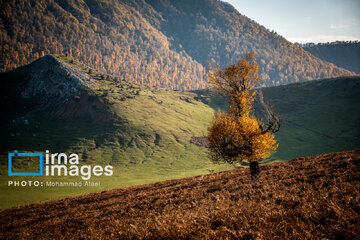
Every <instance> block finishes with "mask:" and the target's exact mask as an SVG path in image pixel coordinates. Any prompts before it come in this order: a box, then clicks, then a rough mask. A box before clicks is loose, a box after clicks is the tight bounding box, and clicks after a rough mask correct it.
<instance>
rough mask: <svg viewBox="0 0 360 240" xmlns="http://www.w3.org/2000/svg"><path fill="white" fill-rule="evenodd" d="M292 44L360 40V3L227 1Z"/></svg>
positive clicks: (334, 0)
mask: <svg viewBox="0 0 360 240" xmlns="http://www.w3.org/2000/svg"><path fill="white" fill-rule="evenodd" d="M223 1H225V2H228V3H230V4H231V5H233V6H234V7H235V8H236V9H237V10H238V11H239V12H240V13H241V14H243V15H245V16H247V17H249V18H251V19H252V20H255V21H256V22H257V23H259V24H261V25H263V26H264V27H266V28H267V29H269V30H274V31H275V32H277V33H278V34H280V35H282V36H283V37H285V38H286V39H287V40H289V41H290V42H300V43H306V42H314V43H319V42H334V41H347V40H360V0H301V1H299V0H270V1H269V0H223Z"/></svg>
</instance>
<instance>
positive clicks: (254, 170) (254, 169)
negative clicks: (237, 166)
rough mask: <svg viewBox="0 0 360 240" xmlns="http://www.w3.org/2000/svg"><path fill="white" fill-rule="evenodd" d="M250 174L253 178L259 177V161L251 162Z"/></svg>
mask: <svg viewBox="0 0 360 240" xmlns="http://www.w3.org/2000/svg"><path fill="white" fill-rule="evenodd" d="M250 173H251V178H254V177H256V176H257V175H259V173H260V168H259V162H258V161H251V162H250Z"/></svg>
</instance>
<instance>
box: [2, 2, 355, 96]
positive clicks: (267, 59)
mask: <svg viewBox="0 0 360 240" xmlns="http://www.w3.org/2000/svg"><path fill="white" fill-rule="evenodd" d="M0 36H1V38H0V42H1V45H0V52H1V56H0V71H7V70H11V69H15V68H16V67H19V66H23V65H26V64H28V63H30V62H32V61H34V60H36V59H38V58H39V57H42V56H44V55H46V54H58V53H63V54H65V53H67V54H68V55H69V56H72V57H74V58H76V59H78V60H79V61H81V62H83V63H85V64H87V65H88V66H90V67H92V68H94V69H97V70H99V71H101V72H106V73H108V74H112V75H115V76H118V77H120V78H121V79H126V80H127V81H130V82H133V83H137V84H139V85H148V86H157V87H162V88H167V89H180V90H190V89H203V88H206V87H207V86H206V82H207V80H206V76H205V73H206V69H207V67H208V64H209V63H210V64H213V63H214V62H219V63H220V64H221V65H222V66H225V65H229V64H233V63H235V62H236V61H237V60H238V59H239V58H242V57H243V56H244V55H245V54H246V53H248V52H251V51H253V52H255V56H256V60H257V62H258V63H259V66H260V72H261V74H263V76H264V80H265V81H264V85H266V86H276V85H282V84H287V83H293V82H301V81H306V80H312V79H321V78H332V77H339V76H349V75H353V74H354V73H352V72H350V71H348V70H345V69H342V68H339V67H337V66H335V65H333V64H331V63H328V62H325V61H322V60H320V59H318V58H316V57H314V56H313V55H311V54H310V53H308V52H306V51H305V50H303V49H302V48H301V47H298V46H296V45H294V44H292V43H290V42H288V41H287V40H286V39H284V38H283V37H281V36H280V35H278V34H277V33H275V32H271V31H269V30H268V29H266V28H265V27H263V26H261V25H259V24H257V23H256V22H254V21H253V20H251V19H249V18H247V17H246V16H244V15H241V13H239V12H238V11H236V9H235V8H233V7H232V6H231V5H230V4H228V3H225V2H222V1H219V0H197V1H191V0H182V1H174V0H131V1H130V0H119V1H109V0H79V1H63V0H54V1H47V0H30V1H26V0H18V1H1V2H0Z"/></svg>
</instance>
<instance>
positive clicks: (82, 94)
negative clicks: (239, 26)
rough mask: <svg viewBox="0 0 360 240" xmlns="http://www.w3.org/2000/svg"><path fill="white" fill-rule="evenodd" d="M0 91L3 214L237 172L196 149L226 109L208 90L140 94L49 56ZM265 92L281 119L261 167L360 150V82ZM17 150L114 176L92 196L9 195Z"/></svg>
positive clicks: (35, 191)
mask: <svg viewBox="0 0 360 240" xmlns="http://www.w3.org/2000/svg"><path fill="white" fill-rule="evenodd" d="M0 83H1V86H2V87H1V88H0V98H1V101H0V110H1V111H2V112H3V113H6V114H2V115H1V117H0V123H1V124H0V142H1V143H2V144H1V145H0V173H1V174H0V183H1V184H0V191H1V193H3V194H1V196H0V207H1V208H6V207H10V206H14V205H19V204H25V203H31V202H39V201H45V200H51V199H57V198H62V197H68V196H72V195H79V194H82V193H88V192H93V191H102V190H104V189H112V188H118V187H122V186H129V185H138V184H144V183H149V182H155V181H160V180H166V179H173V178H180V177H186V176H194V175H200V174H206V173H209V172H217V171H222V170H229V169H231V168H233V166H228V165H217V164H213V163H211V161H209V158H208V157H209V155H208V149H207V148H206V147H204V145H206V144H204V141H199V139H203V137H204V136H206V135H207V129H208V127H209V126H210V124H211V118H212V116H214V114H215V112H216V111H218V110H222V111H227V99H226V98H224V97H220V96H218V95H217V94H216V93H215V91H214V90H197V91H191V92H180V91H170V90H165V89H158V88H154V87H145V86H141V85H137V84H133V83H129V82H127V81H124V80H123V79H121V78H118V77H114V76H109V75H106V74H104V73H101V72H97V71H95V70H94V69H92V68H88V67H87V66H86V65H84V64H82V63H80V62H77V61H76V60H74V59H72V58H70V57H69V56H65V55H48V56H45V57H43V58H40V59H39V60H37V61H35V62H33V63H31V64H30V65H26V66H23V67H20V68H17V69H15V70H12V71H9V72H6V73H0ZM263 92H264V95H265V96H266V97H267V98H268V99H272V100H273V101H274V103H275V105H276V106H277V110H278V112H279V114H280V117H281V118H282V119H283V121H282V126H281V131H279V132H278V133H277V134H276V140H277V141H278V142H279V148H278V150H277V152H276V153H274V154H273V155H272V156H271V157H270V158H267V159H262V160H261V161H260V164H264V163H269V162H274V161H285V160H289V159H292V158H296V157H302V156H311V155H317V154H321V153H327V152H334V151H343V150H351V149H355V148H358V147H359V146H360V139H359V136H360V128H359V122H360V113H359V111H358V109H359V108H360V105H359V104H360V79H359V77H351V78H339V79H325V80H319V81H309V82H304V83H297V84H290V85H285V86H280V87H271V88H264V89H263ZM257 105H259V104H258V103H256V104H255V110H256V109H258V108H259V106H257ZM256 114H258V113H257V111H256ZM258 116H259V117H262V116H261V115H258ZM14 150H18V151H20V152H23V151H31V152H44V151H45V150H49V151H50V152H52V153H59V152H65V153H74V152H76V153H78V154H79V158H80V159H81V160H80V162H81V163H83V164H87V165H91V164H95V165H99V164H100V165H109V164H110V165H112V166H114V175H113V176H112V177H111V179H109V178H104V177H96V178H94V181H100V182H101V186H98V187H93V188H71V187H65V188H52V187H44V188H27V189H22V188H9V187H8V186H7V180H8V176H7V154H8V153H9V152H13V151H14ZM247 166H248V163H247V162H244V163H243V164H242V165H237V166H236V167H247ZM19 167H24V168H25V167H27V166H26V165H24V166H19ZM16 179H18V180H21V177H18V178H17V177H14V180H16ZM29 179H31V180H36V177H34V178H31V177H29ZM48 180H49V181H81V179H77V178H66V177H57V178H51V177H49V179H48ZM30 190H31V191H30Z"/></svg>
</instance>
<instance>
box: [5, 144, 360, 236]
mask: <svg viewBox="0 0 360 240" xmlns="http://www.w3.org/2000/svg"><path fill="white" fill-rule="evenodd" d="M359 167H360V150H356V151H349V152H339V153H332V154H326V155H321V156H316V157H307V158H305V157H302V158H298V159H294V160H292V161H288V162H282V163H273V164H268V165H266V166H263V167H262V172H261V174H260V175H259V177H258V178H257V179H256V181H253V182H251V181H250V173H249V171H248V170H247V169H236V170H232V171H226V172H221V173H215V174H209V175H203V176H197V177H191V178H185V179H177V180H169V181H164V182H157V183H154V184H148V185H142V186H136V187H127V188H121V189H113V190H110V191H103V192H98V193H92V194H88V195H84V196H77V197H73V198H66V199H62V200H57V201H51V202H46V203H41V204H39V203H37V204H31V205H27V206H22V207H16V208H15V207H14V208H11V209H5V210H2V211H0V238H2V239H59V238H61V239H62V238H66V239H68V238H73V237H74V236H76V237H77V238H82V239H89V238H91V239H94V238H95V239H319V240H320V239H357V238H358V236H359V235H360V211H359V205H360V198H359V196H360V191H359V190H360V181H359V180H360V172H359Z"/></svg>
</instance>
